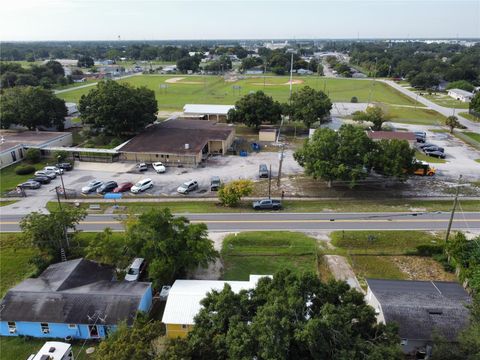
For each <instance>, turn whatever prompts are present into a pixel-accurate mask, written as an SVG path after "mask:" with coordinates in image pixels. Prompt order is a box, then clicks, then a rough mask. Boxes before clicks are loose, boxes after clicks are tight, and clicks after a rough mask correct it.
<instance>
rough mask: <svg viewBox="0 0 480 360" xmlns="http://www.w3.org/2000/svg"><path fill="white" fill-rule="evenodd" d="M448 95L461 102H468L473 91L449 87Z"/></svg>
mask: <svg viewBox="0 0 480 360" xmlns="http://www.w3.org/2000/svg"><path fill="white" fill-rule="evenodd" d="M448 96H450V97H452V98H454V99H456V100H460V101H462V102H470V101H471V100H472V99H473V93H471V92H470V91H465V90H462V89H450V90H448Z"/></svg>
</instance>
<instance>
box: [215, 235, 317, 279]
mask: <svg viewBox="0 0 480 360" xmlns="http://www.w3.org/2000/svg"><path fill="white" fill-rule="evenodd" d="M316 252H317V247H316V241H315V239H313V238H311V237H309V236H306V235H305V234H302V233H297V232H288V231H282V232H280V231H278V232H277V231H269V232H262V231H257V232H244V233H238V234H236V235H229V236H227V237H226V238H225V240H224V241H223V246H222V252H221V253H222V259H223V263H224V273H223V279H225V280H248V277H249V275H250V274H258V275H271V274H273V273H275V272H276V271H279V270H281V269H285V268H287V269H291V270H293V271H298V272H305V271H311V272H315V271H316V265H317V264H316V255H317V254H316Z"/></svg>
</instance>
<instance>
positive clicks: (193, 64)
mask: <svg viewBox="0 0 480 360" xmlns="http://www.w3.org/2000/svg"><path fill="white" fill-rule="evenodd" d="M200 60H201V59H200V58H199V57H197V56H185V57H182V58H181V59H178V60H177V69H178V71H180V72H182V73H183V74H186V73H187V72H188V71H189V70H190V71H192V72H197V71H198V66H199V64H200Z"/></svg>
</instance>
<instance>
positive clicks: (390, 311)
mask: <svg viewBox="0 0 480 360" xmlns="http://www.w3.org/2000/svg"><path fill="white" fill-rule="evenodd" d="M367 285H368V289H367V295H366V301H367V303H368V304H369V305H371V306H372V307H373V308H374V309H375V312H376V315H377V320H378V322H380V323H384V324H389V323H396V324H397V325H398V327H399V335H400V338H401V346H402V350H403V351H404V352H405V353H407V354H414V353H416V352H417V351H421V352H427V353H428V352H429V351H430V350H431V348H432V335H433V334H434V333H435V332H437V333H438V334H439V335H441V336H444V337H445V338H446V339H447V340H449V341H455V340H456V337H457V335H458V334H459V332H460V331H461V330H463V329H464V328H465V327H466V326H467V325H468V322H469V315H470V312H469V310H468V308H467V306H468V305H469V304H470V303H471V298H470V296H469V295H468V294H467V292H466V291H465V289H464V288H463V287H462V286H461V285H460V284H459V283H456V282H444V281H411V280H379V279H367Z"/></svg>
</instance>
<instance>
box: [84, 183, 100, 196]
mask: <svg viewBox="0 0 480 360" xmlns="http://www.w3.org/2000/svg"><path fill="white" fill-rule="evenodd" d="M102 185H103V181H100V180H92V181H90V182H89V183H88V184H87V185H85V186H84V187H82V194H88V193H91V192H93V191H95V190H97V189H98V188H99V187H100V186H102Z"/></svg>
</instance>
